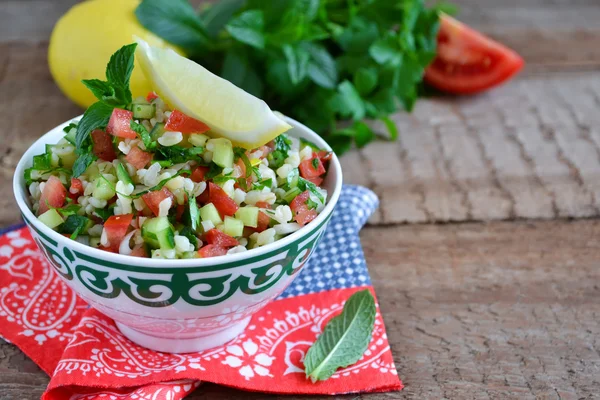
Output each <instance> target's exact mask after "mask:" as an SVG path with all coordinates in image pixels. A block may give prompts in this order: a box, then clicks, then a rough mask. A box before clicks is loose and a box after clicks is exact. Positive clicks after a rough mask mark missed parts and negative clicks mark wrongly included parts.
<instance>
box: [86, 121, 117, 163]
mask: <svg viewBox="0 0 600 400" xmlns="http://www.w3.org/2000/svg"><path fill="white" fill-rule="evenodd" d="M90 137H91V138H92V152H93V153H94V155H95V156H96V157H98V158H99V159H101V160H104V161H112V160H114V159H115V158H117V154H116V153H115V149H114V147H113V143H112V138H111V136H110V135H109V134H108V133H106V132H104V131H103V130H102V129H94V130H93V131H92V133H91V134H90Z"/></svg>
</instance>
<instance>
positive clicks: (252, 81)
mask: <svg viewBox="0 0 600 400" xmlns="http://www.w3.org/2000/svg"><path fill="white" fill-rule="evenodd" d="M221 77H222V78H224V79H227V80H228V81H229V82H231V83H233V84H234V85H236V86H237V87H240V88H242V89H244V90H245V91H246V92H248V93H250V94H253V95H254V96H256V97H262V93H263V82H262V79H261V78H260V76H259V75H258V74H257V73H256V70H255V69H254V66H253V65H252V64H251V63H250V62H249V60H248V58H247V57H246V56H245V55H244V54H243V53H241V52H239V51H236V50H234V49H230V50H229V51H227V54H226V55H225V60H224V62H223V69H222V70H221Z"/></svg>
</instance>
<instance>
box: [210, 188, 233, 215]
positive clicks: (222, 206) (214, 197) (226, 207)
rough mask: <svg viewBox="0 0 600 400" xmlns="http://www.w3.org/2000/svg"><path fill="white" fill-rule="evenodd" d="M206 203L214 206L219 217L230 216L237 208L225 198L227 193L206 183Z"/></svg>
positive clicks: (231, 201)
mask: <svg viewBox="0 0 600 400" xmlns="http://www.w3.org/2000/svg"><path fill="white" fill-rule="evenodd" d="M208 201H209V202H210V203H213V204H214V206H215V207H216V208H217V210H219V214H221V216H224V215H229V216H232V215H233V214H235V212H236V211H237V210H238V208H239V206H238V205H237V204H236V202H235V201H233V199H232V198H231V197H229V196H227V193H225V191H224V190H223V189H221V188H220V187H219V186H217V185H215V184H214V183H212V182H209V183H208Z"/></svg>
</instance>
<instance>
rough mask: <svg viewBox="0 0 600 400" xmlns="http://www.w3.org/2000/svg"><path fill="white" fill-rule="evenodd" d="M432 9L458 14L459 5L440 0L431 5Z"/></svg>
mask: <svg viewBox="0 0 600 400" xmlns="http://www.w3.org/2000/svg"><path fill="white" fill-rule="evenodd" d="M433 9H434V10H435V11H437V12H441V13H444V14H448V15H456V14H458V10H459V7H458V6H457V5H456V4H452V3H448V2H446V1H441V2H439V3H437V4H436V5H435V6H433Z"/></svg>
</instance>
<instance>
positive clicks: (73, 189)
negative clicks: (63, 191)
mask: <svg viewBox="0 0 600 400" xmlns="http://www.w3.org/2000/svg"><path fill="white" fill-rule="evenodd" d="M68 195H69V197H70V198H72V199H73V200H77V199H78V198H79V196H81V195H83V183H82V182H81V180H80V179H77V178H71V186H70V187H69V193H68Z"/></svg>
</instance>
